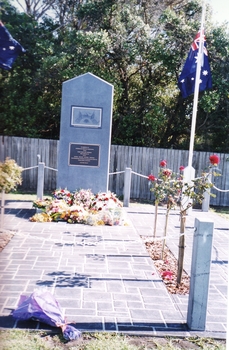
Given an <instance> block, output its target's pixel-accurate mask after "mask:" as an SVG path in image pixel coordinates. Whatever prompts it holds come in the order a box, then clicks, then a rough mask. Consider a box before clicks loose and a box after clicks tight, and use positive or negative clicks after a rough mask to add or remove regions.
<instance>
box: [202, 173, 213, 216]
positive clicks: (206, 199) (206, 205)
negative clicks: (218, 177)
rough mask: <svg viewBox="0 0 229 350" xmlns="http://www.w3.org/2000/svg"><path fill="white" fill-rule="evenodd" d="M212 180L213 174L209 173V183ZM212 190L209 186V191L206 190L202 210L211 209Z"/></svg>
mask: <svg viewBox="0 0 229 350" xmlns="http://www.w3.org/2000/svg"><path fill="white" fill-rule="evenodd" d="M211 181H212V174H209V175H208V183H211ZM210 191H211V189H210V188H209V189H208V191H205V192H204V199H203V201H202V211H204V212H207V211H208V210H209V205H210Z"/></svg>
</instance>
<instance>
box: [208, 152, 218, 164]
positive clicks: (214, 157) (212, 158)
mask: <svg viewBox="0 0 229 350" xmlns="http://www.w3.org/2000/svg"><path fill="white" fill-rule="evenodd" d="M209 160H210V163H211V164H212V165H214V166H217V165H218V164H219V162H220V159H219V157H218V156H217V155H216V154H213V155H211V156H210V157H209Z"/></svg>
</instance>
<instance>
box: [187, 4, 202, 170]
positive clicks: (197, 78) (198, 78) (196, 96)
mask: <svg viewBox="0 0 229 350" xmlns="http://www.w3.org/2000/svg"><path fill="white" fill-rule="evenodd" d="M205 12H206V4H205V0H203V5H202V18H201V27H200V44H199V50H198V57H197V67H196V78H195V90H194V100H193V111H192V126H191V135H190V143H189V158H188V168H189V167H191V166H192V158H193V148H194V139H195V129H196V115H197V106H198V97H199V85H200V70H201V65H202V62H203V61H202V58H203V48H204V20H205Z"/></svg>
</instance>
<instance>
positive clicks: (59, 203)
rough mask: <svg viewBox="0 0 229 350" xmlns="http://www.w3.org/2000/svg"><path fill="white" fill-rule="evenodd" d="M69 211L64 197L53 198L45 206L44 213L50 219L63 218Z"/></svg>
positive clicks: (57, 219) (58, 219)
mask: <svg viewBox="0 0 229 350" xmlns="http://www.w3.org/2000/svg"><path fill="white" fill-rule="evenodd" d="M68 211H69V205H68V204H67V203H66V201H65V200H64V199H54V201H52V202H51V203H50V204H49V205H48V206H47V208H46V213H47V214H48V215H49V216H50V217H51V218H52V221H60V220H64V219H65V217H66V216H67V217H68V215H67V213H68Z"/></svg>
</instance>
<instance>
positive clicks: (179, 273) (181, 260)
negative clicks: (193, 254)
mask: <svg viewBox="0 0 229 350" xmlns="http://www.w3.org/2000/svg"><path fill="white" fill-rule="evenodd" d="M185 223H186V212H181V214H180V238H179V251H178V262H177V284H180V283H181V278H182V272H183V266H184V249H185V235H184V232H185Z"/></svg>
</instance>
